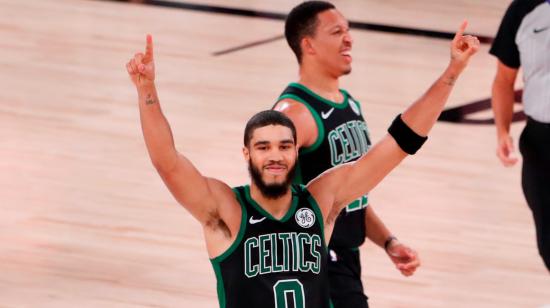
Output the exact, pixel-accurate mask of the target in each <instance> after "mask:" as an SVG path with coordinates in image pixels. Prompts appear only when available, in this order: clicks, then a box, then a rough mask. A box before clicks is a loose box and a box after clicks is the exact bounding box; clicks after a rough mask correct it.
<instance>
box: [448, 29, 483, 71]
mask: <svg viewBox="0 0 550 308" xmlns="http://www.w3.org/2000/svg"><path fill="white" fill-rule="evenodd" d="M467 25H468V22H467V21H463V22H462V24H461V25H460V28H459V29H458V31H457V32H456V34H455V36H454V38H453V41H452V42H451V66H452V67H454V68H455V69H457V70H458V71H459V72H461V71H462V70H463V69H464V68H465V67H466V66H467V65H468V61H469V60H470V57H471V56H472V55H474V54H475V53H476V52H477V51H478V49H479V39H478V38H477V37H475V36H473V35H464V30H466V26H467Z"/></svg>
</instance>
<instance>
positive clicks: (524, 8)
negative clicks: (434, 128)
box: [490, 0, 550, 271]
mask: <svg viewBox="0 0 550 308" xmlns="http://www.w3.org/2000/svg"><path fill="white" fill-rule="evenodd" d="M490 53H491V54H493V55H494V56H496V57H497V59H498V64H497V73H496V76H495V80H494V82H493V100H492V105H493V112H494V114H495V122H496V128H497V138H498V145H497V156H498V158H499V159H500V160H501V162H502V164H503V165H504V166H512V165H514V164H515V163H516V162H517V158H516V157H514V155H513V153H514V147H513V142H512V138H511V137H510V123H511V121H512V115H513V105H514V83H515V81H516V77H517V73H518V70H519V68H520V66H521V67H523V82H524V84H525V88H524V91H523V103H524V111H525V114H526V115H527V125H526V126H525V129H524V130H523V132H522V134H521V137H520V140H519V148H520V152H521V154H522V156H523V168H522V181H521V183H522V187H523V193H524V195H525V199H527V203H528V204H529V207H530V208H531V211H532V212H533V217H534V220H535V227H536V233H537V244H538V250H539V253H540V255H541V256H542V259H543V260H544V264H545V265H546V268H547V269H548V270H549V271H550V0H514V1H513V2H512V4H511V5H510V7H509V8H508V10H507V11H506V14H505V15H504V18H503V20H502V23H501V25H500V28H499V30H498V33H497V35H496V38H495V41H494V43H493V46H492V47H491V50H490Z"/></svg>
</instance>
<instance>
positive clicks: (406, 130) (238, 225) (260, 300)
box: [126, 23, 479, 308]
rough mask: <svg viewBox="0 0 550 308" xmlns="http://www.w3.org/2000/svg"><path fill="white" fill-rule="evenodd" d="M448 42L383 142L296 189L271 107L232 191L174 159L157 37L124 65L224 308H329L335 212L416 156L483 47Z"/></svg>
mask: <svg viewBox="0 0 550 308" xmlns="http://www.w3.org/2000/svg"><path fill="white" fill-rule="evenodd" d="M465 27H466V23H464V24H463V25H462V26H461V27H460V30H459V31H458V32H457V34H456V36H455V38H454V40H453V41H452V44H451V61H450V63H449V66H448V68H447V69H446V70H445V72H444V73H443V74H442V76H441V77H440V78H439V79H437V80H436V82H435V83H434V84H433V85H432V87H431V88H430V89H429V90H428V92H427V93H426V94H425V95H424V96H423V97H421V98H420V99H419V100H418V101H416V102H415V103H413V104H412V105H411V106H410V107H409V108H408V109H407V110H405V112H404V113H403V114H402V115H399V116H398V117H396V119H395V120H394V122H393V123H392V125H391V126H390V128H389V129H388V131H389V134H388V135H386V136H385V137H384V138H383V139H382V140H381V141H380V142H379V143H377V144H376V145H374V146H373V147H372V149H371V150H370V151H369V152H368V153H367V154H365V155H363V156H362V157H361V158H360V159H358V160H357V161H355V162H351V163H348V164H343V165H340V166H338V167H335V168H332V169H329V170H327V171H326V172H324V173H323V174H322V175H321V176H319V177H317V178H316V179H314V180H312V181H311V182H309V183H308V185H307V186H293V185H291V184H290V182H291V181H292V178H293V173H294V169H295V166H296V160H297V157H298V152H297V148H296V130H295V128H294V125H293V124H292V121H291V120H290V119H288V117H286V116H285V115H283V114H282V113H280V112H277V111H271V110H270V111H263V112H260V113H258V114H256V115H254V116H253V117H252V118H251V119H250V120H249V121H248V123H247V125H246V128H245V132H244V147H243V155H244V157H245V159H246V160H247V162H248V168H249V171H250V174H251V179H252V182H251V184H250V185H246V186H241V187H236V188H233V189H231V188H230V187H229V186H228V185H227V184H225V183H224V182H222V181H220V180H217V179H213V178H209V177H205V176H203V175H202V174H201V173H200V172H199V171H198V170H197V169H196V168H195V167H194V166H193V164H192V163H191V162H190V161H189V160H188V159H187V158H186V157H185V156H183V155H182V154H181V153H178V152H177V150H176V148H175V146H174V140H173V137H172V132H171V129H170V126H169V124H168V121H167V120H166V118H165V117H164V115H163V113H162V111H161V108H160V103H159V99H158V95H157V91H156V87H155V65H154V59H153V41H152V38H151V36H150V35H148V36H147V44H146V50H145V53H144V54H143V53H137V54H136V55H135V56H134V57H133V58H132V59H131V60H130V61H129V62H128V63H127V64H126V69H127V71H128V74H129V75H130V78H131V80H132V82H133V83H134V85H135V86H136V89H137V92H138V104H139V110H140V119H141V126H142V131H143V136H144V139H145V144H146V146H147V150H148V152H149V156H150V158H151V161H152V163H153V165H154V166H155V168H156V170H157V171H158V173H159V175H160V177H161V178H162V180H163V181H164V183H165V184H166V186H167V187H168V188H169V190H170V192H171V193H172V194H173V195H174V197H175V198H176V200H178V202H179V203H180V204H181V205H183V206H184V207H185V208H186V209H187V210H188V211H189V212H190V213H191V214H192V215H193V216H194V217H195V218H196V219H197V220H198V221H199V222H200V223H201V225H202V227H203V232H204V237H205V242H206V248H207V250H208V254H209V256H210V257H211V261H212V265H213V267H214V271H215V273H216V278H217V282H218V298H219V302H220V306H221V307H239V308H241V307H277V308H278V307H288V306H289V303H290V302H292V305H293V307H304V308H325V307H326V308H328V307H329V306H330V299H329V293H328V278H327V275H326V262H327V260H326V259H327V247H326V243H327V241H329V240H330V237H331V235H332V230H333V228H334V222H335V220H336V217H337V216H338V214H339V212H340V210H342V209H343V208H344V207H346V206H347V205H348V204H349V203H350V202H351V201H352V200H355V199H357V198H359V197H360V196H362V195H363V194H365V192H368V191H370V190H371V189H372V188H374V187H375V186H376V184H378V183H379V182H380V181H381V180H382V179H383V178H384V177H385V176H386V175H387V174H388V173H389V172H390V171H391V170H392V169H393V168H395V167H396V166H397V165H398V164H399V163H400V162H401V161H402V160H403V159H404V158H405V157H406V156H407V154H414V153H415V152H416V151H417V150H418V149H419V148H420V146H421V145H422V144H423V143H424V141H425V140H426V139H427V137H425V136H426V135H427V134H428V132H429V131H430V129H431V128H432V126H433V125H434V124H435V121H436V119H437V117H438V116H439V114H440V113H441V110H442V108H443V106H444V104H445V102H446V100H447V98H448V96H449V94H450V92H451V90H452V88H453V85H454V82H455V80H456V78H458V76H459V75H460V73H461V72H462V70H463V69H464V68H465V67H466V65H467V63H468V60H469V58H470V57H471V56H472V55H473V54H474V53H475V52H476V51H477V49H478V48H479V41H478V40H477V39H476V38H475V37H472V36H463V35H462V33H463V31H464V29H465Z"/></svg>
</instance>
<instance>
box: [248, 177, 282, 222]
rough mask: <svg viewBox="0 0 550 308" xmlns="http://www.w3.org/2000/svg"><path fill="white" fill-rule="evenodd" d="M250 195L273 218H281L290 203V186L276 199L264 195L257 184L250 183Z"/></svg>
mask: <svg viewBox="0 0 550 308" xmlns="http://www.w3.org/2000/svg"><path fill="white" fill-rule="evenodd" d="M250 197H252V199H254V201H256V202H257V203H258V204H259V205H260V206H261V207H262V208H263V209H264V210H266V211H267V212H268V213H269V214H271V216H273V218H275V219H281V218H283V216H285V215H286V213H287V212H288V210H289V208H290V205H291V204H292V191H291V190H290V187H289V188H288V191H287V192H286V193H285V194H284V195H283V196H281V197H279V198H277V199H271V198H267V197H266V196H264V195H263V194H262V192H261V191H260V189H259V188H258V186H256V185H255V184H254V183H252V184H251V185H250Z"/></svg>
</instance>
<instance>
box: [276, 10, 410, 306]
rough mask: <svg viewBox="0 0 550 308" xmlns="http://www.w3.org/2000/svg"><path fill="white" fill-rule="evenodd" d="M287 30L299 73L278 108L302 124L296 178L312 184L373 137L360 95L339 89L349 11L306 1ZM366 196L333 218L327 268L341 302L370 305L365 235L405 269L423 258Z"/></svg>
mask: <svg viewBox="0 0 550 308" xmlns="http://www.w3.org/2000/svg"><path fill="white" fill-rule="evenodd" d="M285 37H286V40H287V43H288V44H289V46H290V48H291V49H292V50H293V52H294V54H295V55H296V57H297V59H298V63H299V66H300V71H299V73H300V80H299V81H298V83H291V84H290V85H289V86H288V87H287V88H286V89H285V90H284V91H283V93H282V94H281V96H280V97H279V99H278V103H277V104H276V106H275V108H274V109H275V110H278V111H281V112H283V113H284V114H286V115H287V116H288V117H289V118H290V119H291V120H292V122H294V125H295V126H296V130H297V135H298V141H297V147H298V148H299V161H298V166H299V168H298V170H299V174H298V175H297V177H296V182H298V183H307V182H309V181H311V180H312V179H314V178H315V177H317V176H318V175H319V174H321V173H323V172H324V171H325V170H327V169H329V168H332V167H334V166H337V165H340V164H344V163H347V162H350V161H355V160H357V159H359V157H361V155H362V154H363V153H365V152H366V151H367V150H368V148H369V147H370V146H371V141H370V138H369V133H368V130H367V124H366V123H365V120H364V118H363V115H362V114H361V107H360V104H359V102H358V101H356V100H355V99H353V98H352V96H351V95H350V94H349V93H348V92H347V91H345V90H340V89H339V78H340V77H341V76H343V75H346V74H349V73H350V72H351V49H352V43H353V40H352V38H351V34H350V33H349V23H348V21H347V20H346V19H345V18H344V16H342V14H341V13H340V12H339V11H338V10H336V8H335V7H334V5H333V4H331V3H328V2H325V1H306V2H303V3H301V4H299V5H298V6H296V7H295V8H294V9H292V11H291V12H290V13H289V14H288V16H287V19H286V22H285ZM368 202H369V199H368V196H367V195H364V196H361V197H359V198H358V199H357V200H354V201H353V202H352V203H351V204H349V205H348V206H347V207H346V209H345V210H343V211H341V212H340V215H339V216H338V218H337V219H336V222H335V225H334V231H333V233H332V239H331V241H330V243H329V249H330V250H329V252H330V256H329V263H328V275H329V280H330V292H331V299H332V303H333V304H334V307H335V308H340V307H355V308H365V307H368V301H367V299H368V297H367V296H365V294H364V291H363V285H362V283H361V263H360V256H359V246H361V245H362V244H363V243H364V241H365V237H368V238H369V239H370V240H371V241H373V242H374V243H375V244H377V245H378V246H380V247H384V248H385V250H386V253H387V254H388V256H389V257H390V259H391V260H392V261H393V262H394V263H395V265H396V267H397V268H398V269H399V270H400V271H401V273H402V274H403V275H405V276H410V275H412V274H413V273H414V271H415V270H416V268H417V267H418V266H419V265H420V261H419V259H418V255H417V253H416V252H415V251H414V250H412V249H410V248H409V247H407V246H406V245H404V244H402V243H400V242H399V241H398V240H397V239H396V237H394V236H393V235H392V233H391V232H390V231H389V230H388V228H386V226H385V225H384V223H383V222H382V221H381V220H380V219H379V218H378V216H377V215H376V214H375V212H374V210H373V209H372V206H367V205H368Z"/></svg>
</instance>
